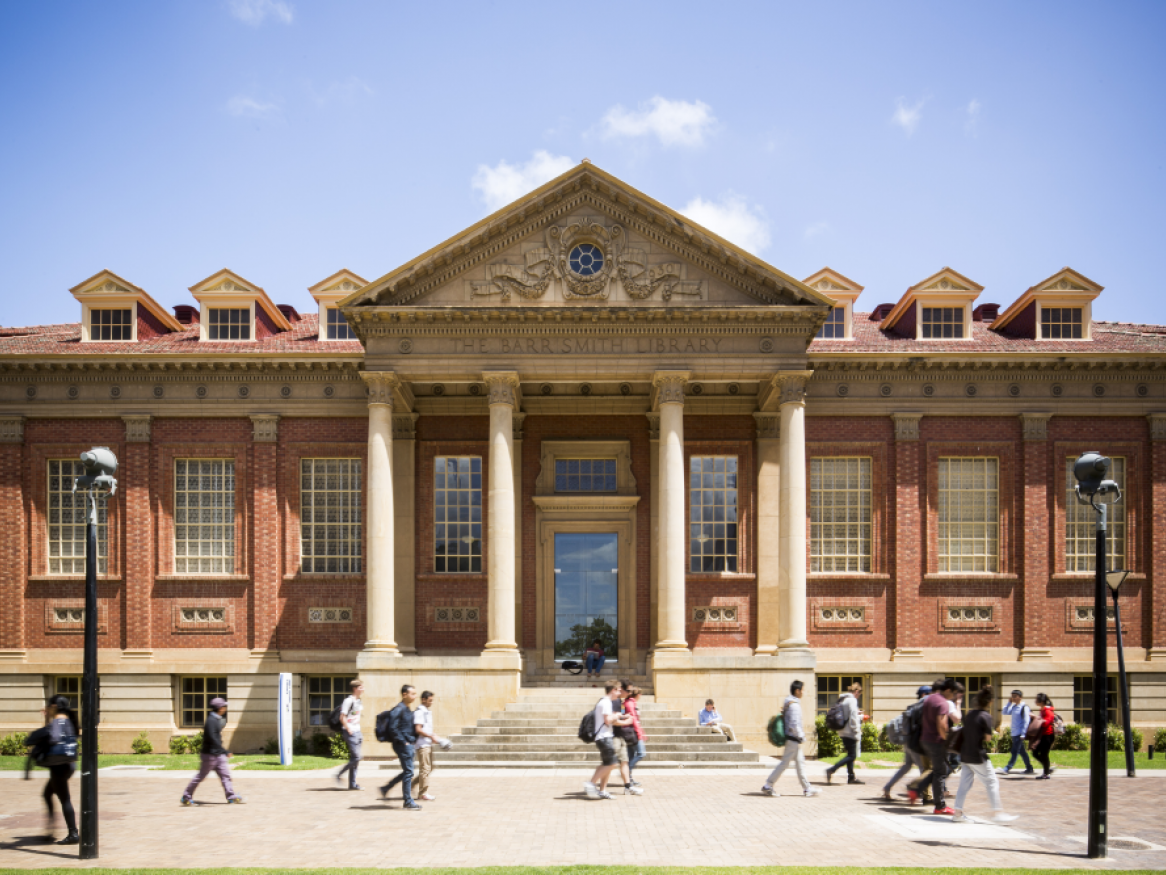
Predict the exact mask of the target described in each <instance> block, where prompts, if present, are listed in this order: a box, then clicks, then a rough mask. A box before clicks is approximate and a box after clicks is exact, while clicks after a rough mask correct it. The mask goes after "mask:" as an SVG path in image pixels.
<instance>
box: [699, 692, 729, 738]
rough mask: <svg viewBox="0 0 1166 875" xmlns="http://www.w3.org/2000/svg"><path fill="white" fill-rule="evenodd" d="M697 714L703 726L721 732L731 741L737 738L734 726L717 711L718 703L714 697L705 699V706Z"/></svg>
mask: <svg viewBox="0 0 1166 875" xmlns="http://www.w3.org/2000/svg"><path fill="white" fill-rule="evenodd" d="M697 716H698V717H699V718H700V725H701V726H707V727H709V728H710V729H711V730H712V731H713V732H719V733H720V734H721V735H723V736H725V737H726V738H728V739H729V741H736V740H737V738H736V736H734V735H733V727H732V726H730V725H729V724H728V723H726V722H725V721H724V720H722V719H721V715H720V714H719V713H718V712H717V703H716V702H714V701H713V700H712V699H706V700H705V703H704V708H703V709H701V712H700V714H699V715H697Z"/></svg>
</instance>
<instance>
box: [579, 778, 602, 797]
mask: <svg viewBox="0 0 1166 875" xmlns="http://www.w3.org/2000/svg"><path fill="white" fill-rule="evenodd" d="M583 792H584V793H586V794H587V798H588V799H598V798H599V788H598V787H596V786H595V785H594V784H592V783H591V782H590V781H584V782H583Z"/></svg>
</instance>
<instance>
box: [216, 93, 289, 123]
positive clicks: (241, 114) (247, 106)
mask: <svg viewBox="0 0 1166 875" xmlns="http://www.w3.org/2000/svg"><path fill="white" fill-rule="evenodd" d="M227 112H229V113H230V114H231V115H233V116H237V117H238V118H275V117H276V116H278V115H279V105H278V104H275V103H264V102H263V101H261V100H256V99H255V98H254V97H248V96H247V95H245V94H236V95H235V96H234V97H232V98H231V99H230V100H228V101H227Z"/></svg>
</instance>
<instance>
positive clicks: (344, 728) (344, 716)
mask: <svg viewBox="0 0 1166 875" xmlns="http://www.w3.org/2000/svg"><path fill="white" fill-rule="evenodd" d="M349 689H350V690H351V693H350V695H349V696H348V698H346V699H345V700H344V701H343V702H341V703H340V732H341V734H342V736H343V738H344V746H345V747H347V748H348V762H347V763H345V764H344V765H343V766H341V767H340V771H338V772H337V773H336V782H337V783H340V782H342V781H343V780H344V773H345V772H348V789H349V790H359V789H360V785H359V784H358V783H356V769H357V767H358V766H359V765H360V760H361V754H360V751H361V745H362V744H363V743H364V735H363V734H362V733H361V731H360V714H361V712H362V711H363V710H364V705H363V703H362V702H361V701H360V697H361V696H363V695H364V682H363V681H361V680H360V679H359V678H357V679H356V680H354V681H352V682H351V683H350V684H349Z"/></svg>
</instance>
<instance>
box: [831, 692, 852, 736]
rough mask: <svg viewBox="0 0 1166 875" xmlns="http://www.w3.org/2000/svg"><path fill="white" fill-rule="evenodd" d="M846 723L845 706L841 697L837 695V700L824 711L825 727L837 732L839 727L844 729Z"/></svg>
mask: <svg viewBox="0 0 1166 875" xmlns="http://www.w3.org/2000/svg"><path fill="white" fill-rule="evenodd" d="M846 723H847V716H846V706H845V705H843V704H842V697H841V696H839V697H838V701H837V702H835V703H834V704H833V705H831V706H830V710H829V711H827V712H826V728H827V729H833V730H834V731H835V732H837V731H838V730H840V729H845V728H846Z"/></svg>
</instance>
